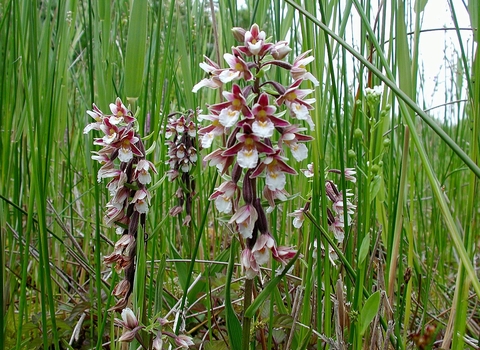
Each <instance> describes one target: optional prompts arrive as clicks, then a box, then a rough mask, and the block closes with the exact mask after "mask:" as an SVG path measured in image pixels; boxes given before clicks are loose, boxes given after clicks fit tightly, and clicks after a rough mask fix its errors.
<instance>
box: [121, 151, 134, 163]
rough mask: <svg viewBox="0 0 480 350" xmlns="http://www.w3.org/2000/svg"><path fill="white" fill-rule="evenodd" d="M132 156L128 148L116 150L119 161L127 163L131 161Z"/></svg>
mask: <svg viewBox="0 0 480 350" xmlns="http://www.w3.org/2000/svg"><path fill="white" fill-rule="evenodd" d="M132 158H133V153H132V150H131V149H130V148H120V150H119V151H118V159H120V161H121V162H124V163H127V162H129V161H131V160H132Z"/></svg>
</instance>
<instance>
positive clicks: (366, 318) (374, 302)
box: [360, 290, 380, 335]
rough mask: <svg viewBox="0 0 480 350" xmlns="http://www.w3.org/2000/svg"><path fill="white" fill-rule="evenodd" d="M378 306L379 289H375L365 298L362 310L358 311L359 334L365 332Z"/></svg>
mask: <svg viewBox="0 0 480 350" xmlns="http://www.w3.org/2000/svg"><path fill="white" fill-rule="evenodd" d="M379 306H380V291H378V290H377V291H376V292H375V293H373V294H372V295H370V298H368V299H367V301H366V302H365V305H363V309H362V312H361V313H360V334H361V335H363V334H365V331H366V330H367V328H368V326H369V325H370V323H371V322H372V320H373V318H374V317H375V315H376V314H377V312H378V307H379Z"/></svg>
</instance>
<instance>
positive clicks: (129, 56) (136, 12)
mask: <svg viewBox="0 0 480 350" xmlns="http://www.w3.org/2000/svg"><path fill="white" fill-rule="evenodd" d="M147 4H148V1H147V0H133V3H132V11H131V12H130V20H129V24H128V38H127V52H126V57H125V94H126V95H127V99H128V101H129V102H130V103H132V101H135V100H136V99H138V97H139V96H140V93H141V91H142V82H143V71H144V67H145V54H146V47H147V46H146V44H147V18H148V13H147Z"/></svg>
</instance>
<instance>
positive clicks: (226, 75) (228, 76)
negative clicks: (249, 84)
mask: <svg viewBox="0 0 480 350" xmlns="http://www.w3.org/2000/svg"><path fill="white" fill-rule="evenodd" d="M234 51H235V49H234ZM223 58H224V59H225V61H226V62H227V63H228V65H229V66H230V68H229V69H225V70H223V71H222V72H221V73H220V75H219V79H220V81H221V82H222V83H224V84H225V83H228V82H230V81H233V80H238V79H240V78H243V79H244V80H246V81H249V80H252V79H253V74H252V72H250V69H249V68H248V65H247V63H246V62H245V61H244V60H243V59H242V58H241V55H240V54H239V52H238V53H236V52H234V54H233V55H232V54H230V53H226V54H224V55H223Z"/></svg>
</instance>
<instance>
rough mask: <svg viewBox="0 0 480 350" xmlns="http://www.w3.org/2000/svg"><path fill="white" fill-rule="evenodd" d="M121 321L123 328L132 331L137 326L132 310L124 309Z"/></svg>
mask: <svg viewBox="0 0 480 350" xmlns="http://www.w3.org/2000/svg"><path fill="white" fill-rule="evenodd" d="M122 320H123V324H124V326H125V328H128V329H130V330H131V329H134V328H135V327H137V326H138V320H137V317H136V316H135V314H134V313H133V311H132V309H130V308H128V307H126V308H125V309H123V311H122Z"/></svg>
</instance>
